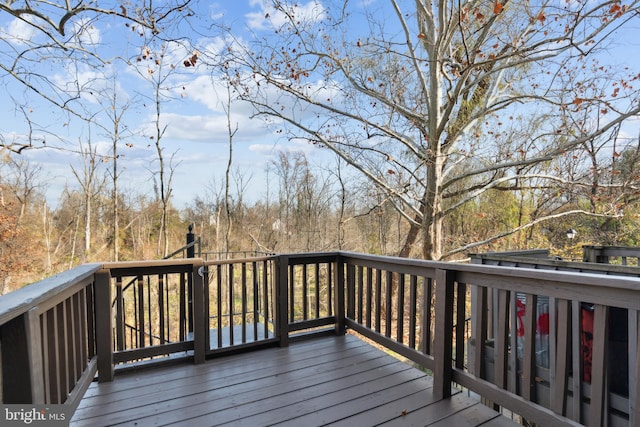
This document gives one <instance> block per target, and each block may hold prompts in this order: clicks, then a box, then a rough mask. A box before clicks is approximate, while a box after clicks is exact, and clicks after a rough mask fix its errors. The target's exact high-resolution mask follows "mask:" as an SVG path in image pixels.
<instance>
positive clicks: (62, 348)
mask: <svg viewBox="0 0 640 427" xmlns="http://www.w3.org/2000/svg"><path fill="white" fill-rule="evenodd" d="M65 306H66V301H62V303H61V304H58V305H57V306H55V308H54V312H55V316H56V351H57V359H56V362H57V363H56V365H55V367H54V368H55V369H56V370H57V377H58V384H59V388H58V393H59V394H58V400H57V403H62V402H64V400H65V399H66V396H67V393H68V392H69V388H68V387H69V386H68V384H67V382H68V378H67V368H68V364H67V347H68V342H69V341H68V336H67V327H66V324H67V316H66V310H65Z"/></svg>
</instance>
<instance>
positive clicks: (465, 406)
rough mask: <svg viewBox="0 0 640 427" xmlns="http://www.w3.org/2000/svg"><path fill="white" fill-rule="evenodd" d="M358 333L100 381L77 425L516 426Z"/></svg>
mask: <svg viewBox="0 0 640 427" xmlns="http://www.w3.org/2000/svg"><path fill="white" fill-rule="evenodd" d="M431 387H432V378H431V377H430V376H427V375H426V374H425V373H424V372H422V371H420V370H418V369H415V368H412V367H410V366H409V365H408V364H406V363H403V362H402V361H399V360H398V359H396V358H394V357H392V356H389V355H388V354H385V353H384V352H382V351H381V350H378V349H377V348H375V347H372V346H371V345H369V344H367V343H365V342H363V341H362V340H360V339H359V338H357V337H355V336H353V335H346V336H338V337H332V336H325V337H321V338H314V339H311V340H307V341H300V342H293V343H291V345H290V346H289V347H285V348H277V347H274V348H267V349H263V350H258V351H252V352H247V353H243V354H239V355H230V356H225V357H222V358H217V359H213V360H209V361H207V362H206V363H204V364H200V365H194V364H190V363H185V364H180V365H173V366H167V367H162V368H155V369H148V370H141V371H136V372H131V373H127V374H123V375H119V376H116V378H115V379H114V381H113V382H110V383H100V384H98V383H93V384H92V385H91V386H90V387H89V389H88V390H87V392H86V394H85V396H84V398H83V400H82V401H81V403H80V406H79V407H78V409H77V411H76V412H75V414H74V416H73V419H72V422H71V425H72V426H83V425H88V426H106V425H135V426H148V425H190V426H211V425H225V424H226V425H234V426H239V425H240V426H241V425H246V426H263V425H274V424H279V425H290V426H316V425H330V424H331V425H349V426H350V427H359V426H373V425H403V426H405V425H421V426H423V425H434V426H453V425H455V426H478V425H482V426H509V425H516V424H515V423H513V422H512V421H510V420H508V419H507V418H505V417H502V416H501V415H499V414H498V413H497V412H495V411H493V410H491V409H489V408H488V407H486V406H484V405H482V404H480V403H479V402H478V400H476V399H474V398H472V397H469V396H468V395H467V394H466V393H461V392H458V391H456V392H455V393H456V394H455V395H454V396H453V397H451V398H450V399H446V400H440V401H436V400H435V399H434V397H433V393H432V388H431Z"/></svg>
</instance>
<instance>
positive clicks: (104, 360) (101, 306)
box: [95, 270, 113, 382]
mask: <svg viewBox="0 0 640 427" xmlns="http://www.w3.org/2000/svg"><path fill="white" fill-rule="evenodd" d="M95 316H96V317H95V318H96V353H97V354H98V381H99V382H105V381H112V380H113V350H112V348H111V343H112V341H113V336H112V335H113V332H112V327H111V275H110V273H109V271H108V270H100V271H98V272H97V273H96V281H95Z"/></svg>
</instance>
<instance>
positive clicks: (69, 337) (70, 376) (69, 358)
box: [64, 298, 78, 396]
mask: <svg viewBox="0 0 640 427" xmlns="http://www.w3.org/2000/svg"><path fill="white" fill-rule="evenodd" d="M64 310H65V313H64V316H65V326H64V328H65V335H66V348H65V356H66V357H65V365H66V371H67V387H66V390H65V392H66V393H65V396H66V395H68V394H69V393H70V392H71V390H72V389H73V386H74V385H75V383H76V379H77V378H78V377H77V376H76V358H75V356H76V354H75V351H74V350H75V335H76V328H75V325H74V321H73V320H74V319H73V299H72V298H68V299H67V300H66V301H65V304H64Z"/></svg>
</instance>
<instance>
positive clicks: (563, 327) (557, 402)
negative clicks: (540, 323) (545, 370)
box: [550, 299, 579, 415]
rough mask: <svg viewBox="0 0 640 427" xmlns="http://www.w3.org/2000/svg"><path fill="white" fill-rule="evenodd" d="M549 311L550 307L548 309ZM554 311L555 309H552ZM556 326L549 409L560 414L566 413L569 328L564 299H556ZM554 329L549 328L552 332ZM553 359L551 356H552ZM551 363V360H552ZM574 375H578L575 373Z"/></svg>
mask: <svg viewBox="0 0 640 427" xmlns="http://www.w3.org/2000/svg"><path fill="white" fill-rule="evenodd" d="M550 311H551V309H550ZM554 311H555V310H554ZM557 312H558V315H557V322H556V323H557V326H556V329H555V330H556V331H557V332H556V334H555V335H556V338H555V339H553V338H552V341H555V342H556V346H555V347H556V350H555V353H556V357H555V360H556V363H555V366H556V368H555V375H554V376H552V382H551V409H552V410H553V411H554V412H555V413H557V414H560V415H566V412H567V400H566V396H567V392H566V389H567V381H568V378H569V350H570V347H569V340H570V337H569V334H570V333H571V328H570V323H569V321H570V319H571V317H570V305H569V301H568V300H566V299H558V300H557ZM553 331H554V329H553V328H552V329H551V332H552V333H553ZM552 359H553V358H552ZM552 363H553V362H552ZM574 375H578V376H579V374H578V373H575V374H574Z"/></svg>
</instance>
